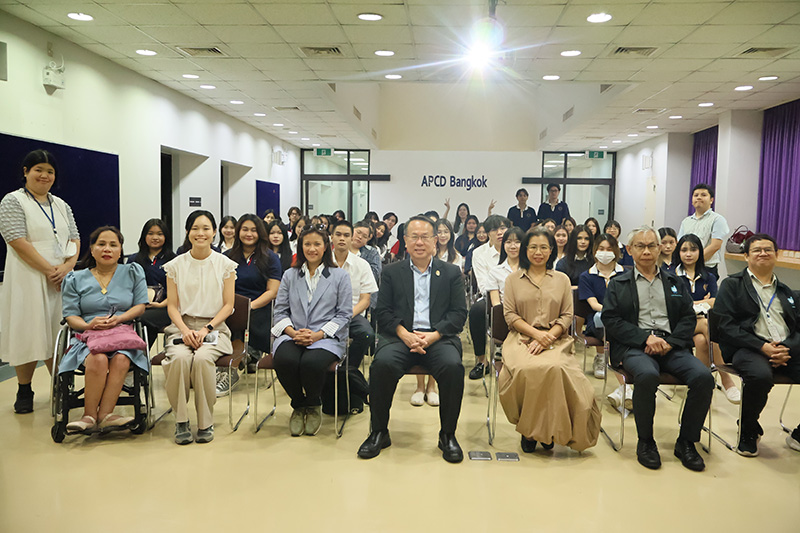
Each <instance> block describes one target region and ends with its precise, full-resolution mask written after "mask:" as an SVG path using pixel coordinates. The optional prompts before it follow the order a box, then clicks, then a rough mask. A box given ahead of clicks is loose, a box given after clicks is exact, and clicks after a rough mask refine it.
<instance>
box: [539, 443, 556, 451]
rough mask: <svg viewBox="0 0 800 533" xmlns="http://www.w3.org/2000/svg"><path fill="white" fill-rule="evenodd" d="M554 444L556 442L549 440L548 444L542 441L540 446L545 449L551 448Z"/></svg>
mask: <svg viewBox="0 0 800 533" xmlns="http://www.w3.org/2000/svg"><path fill="white" fill-rule="evenodd" d="M555 445H556V443H555V442H551V443H550V444H545V443H544V442H543V443H542V448H544V449H545V450H552V449H553V446H555Z"/></svg>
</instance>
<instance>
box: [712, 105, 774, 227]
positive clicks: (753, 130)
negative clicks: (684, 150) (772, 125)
mask: <svg viewBox="0 0 800 533" xmlns="http://www.w3.org/2000/svg"><path fill="white" fill-rule="evenodd" d="M763 121H764V113H763V112H762V111H746V110H737V111H726V112H724V113H722V114H721V115H720V118H719V138H718V140H717V187H716V202H715V210H716V211H717V212H718V213H720V214H721V215H722V216H724V217H725V219H726V220H727V221H728V226H730V228H731V231H733V230H734V229H735V228H736V227H737V226H739V225H740V224H745V225H747V227H748V228H750V230H751V231H756V215H757V212H758V195H759V190H758V174H759V165H760V162H761V128H762V124H763Z"/></svg>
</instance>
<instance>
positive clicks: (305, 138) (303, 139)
mask: <svg viewBox="0 0 800 533" xmlns="http://www.w3.org/2000/svg"><path fill="white" fill-rule="evenodd" d="M300 140H301V141H310V140H311V139H310V138H308V137H302V138H301V139H300Z"/></svg>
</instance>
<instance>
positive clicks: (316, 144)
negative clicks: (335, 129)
mask: <svg viewBox="0 0 800 533" xmlns="http://www.w3.org/2000/svg"><path fill="white" fill-rule="evenodd" d="M311 146H320V144H319V143H313V144H312V145H311Z"/></svg>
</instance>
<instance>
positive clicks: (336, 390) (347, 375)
mask: <svg viewBox="0 0 800 533" xmlns="http://www.w3.org/2000/svg"><path fill="white" fill-rule="evenodd" d="M343 363H344V381H345V391H346V392H347V412H346V413H345V414H344V418H343V419H342V425H341V426H339V369H340V368H341V367H342V363H339V364H338V365H337V366H336V371H335V372H334V374H333V377H334V379H335V380H336V381H335V382H334V386H333V390H334V400H333V405H334V407H333V411H334V412H333V416H334V419H333V423H334V426H335V428H336V438H337V439H339V438H341V437H342V435H344V426H345V424H347V420H348V419H349V418H350V364H349V358H348V357H347V355H345V358H344V361H343Z"/></svg>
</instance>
